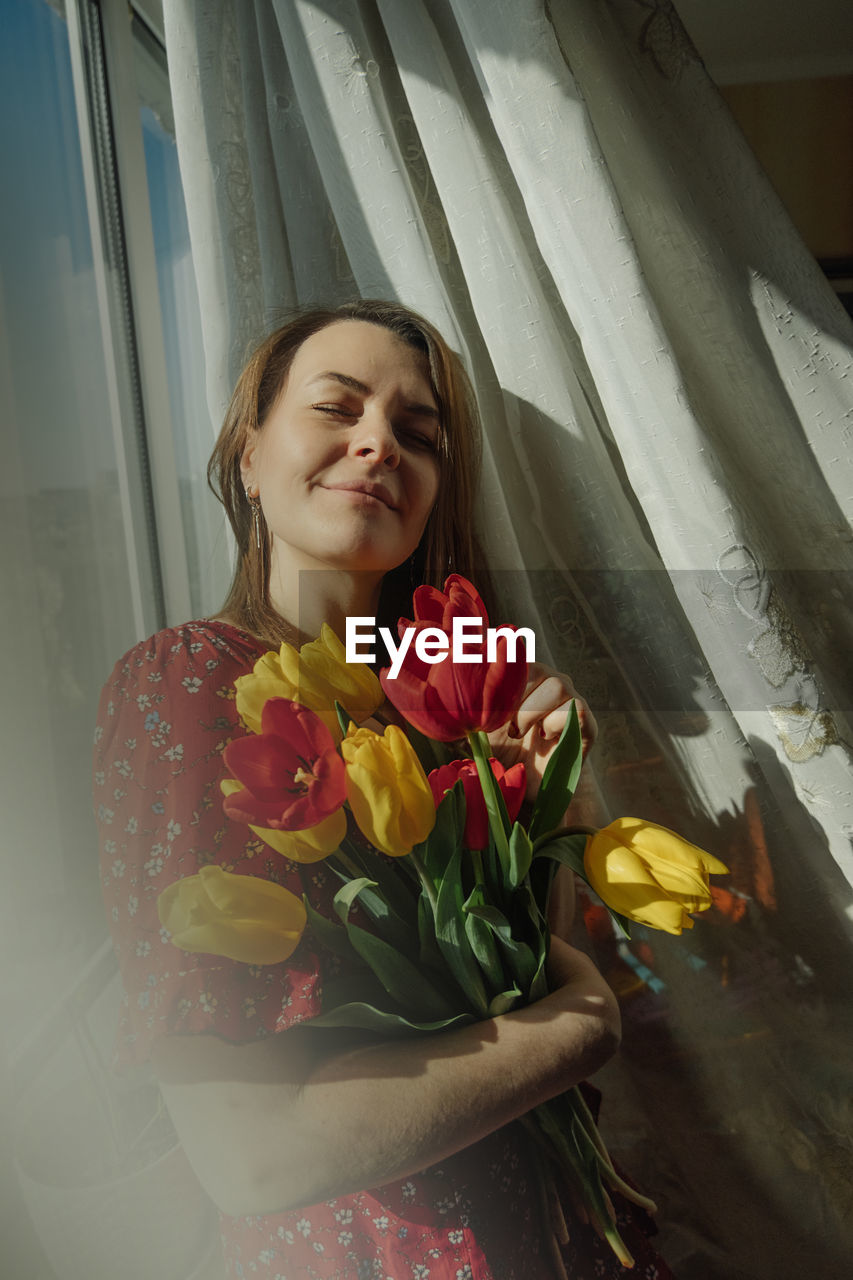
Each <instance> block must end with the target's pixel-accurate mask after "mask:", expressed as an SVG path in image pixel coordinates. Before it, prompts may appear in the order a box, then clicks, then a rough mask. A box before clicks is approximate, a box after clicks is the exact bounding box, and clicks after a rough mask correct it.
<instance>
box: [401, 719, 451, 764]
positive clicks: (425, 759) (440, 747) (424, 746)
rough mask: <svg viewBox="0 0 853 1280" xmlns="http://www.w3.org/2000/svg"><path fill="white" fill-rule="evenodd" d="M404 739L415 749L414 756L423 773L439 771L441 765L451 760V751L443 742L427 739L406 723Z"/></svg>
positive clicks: (418, 730)
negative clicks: (418, 761) (419, 763)
mask: <svg viewBox="0 0 853 1280" xmlns="http://www.w3.org/2000/svg"><path fill="white" fill-rule="evenodd" d="M406 737H407V738H408V739H409V742H410V743H411V744H412V746H413V747H414V749H415V755H416V756H417V757H418V759H419V760H420V762H421V764H422V766H423V770H424V773H427V774H428V773H431V772H432V770H433V769H440V768H441V766H442V765H445V764H449V763H450V761H451V760H452V759H453V751H452V750H451V748H450V746H449V745H448V744H447V743H444V742H436V741H435V739H434V738H428V737H427V736H426V735H425V734H423V733H421V731H420V729H416V728H415V726H414V725H413V724H409V723H408V721H407V722H406Z"/></svg>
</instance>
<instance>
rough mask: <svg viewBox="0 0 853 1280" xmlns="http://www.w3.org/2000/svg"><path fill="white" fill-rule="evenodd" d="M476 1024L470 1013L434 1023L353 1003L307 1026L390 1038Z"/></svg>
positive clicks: (312, 1021)
mask: <svg viewBox="0 0 853 1280" xmlns="http://www.w3.org/2000/svg"><path fill="white" fill-rule="evenodd" d="M473 1021H474V1018H473V1017H472V1015H471V1014H470V1013H458V1014H455V1015H454V1016H453V1017H450V1018H437V1019H434V1020H432V1021H418V1020H417V1019H415V1018H407V1017H404V1016H403V1014H401V1013H391V1012H389V1011H387V1010H385V1009H377V1008H374V1006H373V1005H370V1004H366V1003H364V1002H358V1001H354V1002H353V1003H351V1004H343V1005H339V1006H338V1008H337V1009H330V1010H329V1012H328V1013H321V1014H320V1015H319V1017H316V1018H312V1019H311V1021H310V1023H307V1024H306V1025H308V1026H311V1027H358V1028H360V1029H361V1030H364V1031H378V1032H379V1034H380V1035H382V1036H385V1037H388V1038H390V1037H392V1036H411V1035H419V1034H420V1035H423V1034H427V1033H429V1032H433V1031H444V1030H445V1029H446V1028H447V1027H464V1026H465V1025H466V1024H468V1023H470V1022H473Z"/></svg>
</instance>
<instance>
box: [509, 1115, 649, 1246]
mask: <svg viewBox="0 0 853 1280" xmlns="http://www.w3.org/2000/svg"><path fill="white" fill-rule="evenodd" d="M564 1096H565V1098H566V1101H567V1102H568V1104H569V1107H570V1109H571V1111H572V1121H573V1122H574V1123H573V1124H572V1133H573V1139H574V1144H578V1143H582V1144H583V1145H585V1146H586V1148H587V1152H588V1154H585V1153H584V1152H583V1151H582V1150H581V1149H580V1146H579V1145H578V1146H577V1150H575V1147H574V1146H573V1144H572V1143H570V1142H569V1140H568V1138H567V1137H566V1134H565V1133H564V1132H563V1126H562V1125H561V1124H560V1123H559V1122H558V1121H557V1118H556V1116H555V1114H554V1111H553V1108H552V1107H551V1106H549V1104H548V1103H543V1104H542V1105H541V1106H539V1107H536V1108H535V1110H534V1111H533V1113H532V1114H533V1116H534V1117H535V1118H536V1121H537V1122H538V1123H539V1124H540V1125H541V1127H542V1131H543V1133H544V1134H545V1135H546V1136H547V1138H548V1140H549V1141H550V1142H551V1144H552V1146H553V1148H554V1152H555V1155H556V1156H557V1158H558V1159H559V1161H560V1163H561V1164H562V1166H563V1168H568V1169H571V1170H572V1172H573V1173H574V1176H575V1178H576V1179H577V1182H578V1183H579V1185H580V1188H581V1189H582V1191H583V1195H584V1200H585V1202H586V1208H587V1212H588V1213H589V1216H590V1220H591V1221H592V1222H593V1223H594V1224H595V1225H596V1226H597V1227H598V1229H599V1230H600V1231H601V1234H602V1235H603V1236H604V1238H605V1239H606V1241H607V1243H608V1244H609V1245H610V1248H611V1249H612V1250H613V1252H614V1253H615V1255H616V1257H617V1258H618V1259H619V1261H620V1262H621V1263H622V1266H623V1267H632V1266H633V1265H634V1259H633V1258H632V1257H631V1254H630V1253H629V1251H628V1249H627V1247H626V1245H625V1241H624V1240H623V1239H622V1237H621V1236H620V1234H619V1230H618V1228H617V1226H616V1222H615V1220H614V1218H613V1215H612V1214H611V1212H610V1210H609V1208H608V1206H607V1201H606V1199H605V1196H604V1187H603V1185H602V1181H601V1171H600V1166H599V1162H598V1154H599V1153H598V1151H597V1149H596V1146H595V1143H594V1142H593V1140H592V1138H591V1137H590V1134H589V1132H588V1131H587V1128H586V1125H585V1123H584V1119H583V1116H582V1114H581V1113H579V1112H578V1110H577V1108H575V1107H574V1106H573V1105H572V1103H573V1102H574V1098H573V1095H572V1094H571V1093H570V1094H567V1095H564ZM589 1155H592V1156H593V1157H594V1158H593V1161H592V1167H591V1168H590V1163H589V1158H588V1157H589ZM609 1172H610V1171H609V1170H608V1174H609Z"/></svg>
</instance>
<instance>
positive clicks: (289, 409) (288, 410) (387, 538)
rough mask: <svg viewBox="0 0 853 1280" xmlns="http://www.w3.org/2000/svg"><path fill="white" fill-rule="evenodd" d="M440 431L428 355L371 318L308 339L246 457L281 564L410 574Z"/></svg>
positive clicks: (430, 496) (428, 506) (428, 503)
mask: <svg viewBox="0 0 853 1280" xmlns="http://www.w3.org/2000/svg"><path fill="white" fill-rule="evenodd" d="M438 433H439V421H438V409H437V405H436V400H435V396H434V395H433V392H432V388H431V386H430V380H429V374H428V366H427V362H426V358H425V357H424V356H422V355H421V353H420V352H418V351H416V350H415V349H414V348H412V347H410V346H409V345H408V344H407V343H405V342H402V341H401V340H400V339H399V338H398V337H396V335H395V334H393V333H391V332H390V331H389V330H387V329H383V328H380V327H379V326H378V325H374V324H369V323H367V322H365V321H363V320H340V321H336V322H335V323H334V324H331V325H328V326H327V327H326V328H325V329H321V330H320V332H319V333H315V334H313V335H312V336H311V337H310V338H307V339H306V341H305V342H304V343H303V344H302V346H301V347H300V348H299V350H298V351H297V353H296V355H295V357H294V359H293V363H292V364H291V366H290V371H289V373H288V375H287V378H286V381H285V384H284V387H283V388H282V390H281V392H280V394H279V397H278V400H277V401H276V403H275V404H274V406H273V408H272V410H271V411H270V413H269V414H268V416H267V419H266V421H265V422H264V424H263V426H262V428H261V429H260V431H259V432H258V433H257V434H256V436H255V437H254V439H253V440H252V442H251V443H250V444H249V445H248V446H247V447H246V449H245V451H244V453H243V458H242V474H243V482H244V484H245V485H247V486H249V487H251V489H252V490H253V491H255V490H257V491H258V495H259V497H260V501H261V507H262V509H263V512H264V517H265V519H266V522H267V525H268V527H269V529H270V532H271V534H272V539H273V563H274V565H275V564H278V565H279V566H282V561H283V560H284V561H285V562H286V563H287V566H288V567H289V568H291V569H295V570H300V569H317V568H324V569H329V568H334V569H348V570H364V571H368V572H375V573H378V574H380V575H381V574H383V573H386V572H387V571H388V570H389V569H392V568H394V567H395V566H396V565H398V564H402V562H403V561H404V560H405V559H406V558H407V557H408V556H409V555H411V553H412V552H413V551H414V549H415V548H416V547H417V545H418V543H419V541H420V538H421V535H422V533H423V531H424V527H425V525H426V522H427V518H428V516H429V513H430V511H431V510H432V507H433V504H434V502H435V499H436V496H437V494H438V484H439V461H438V452H437V441H438Z"/></svg>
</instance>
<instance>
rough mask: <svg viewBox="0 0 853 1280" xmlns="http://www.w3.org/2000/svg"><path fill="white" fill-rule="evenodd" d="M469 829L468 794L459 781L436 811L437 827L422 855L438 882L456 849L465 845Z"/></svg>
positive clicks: (428, 869)
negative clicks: (466, 830)
mask: <svg viewBox="0 0 853 1280" xmlns="http://www.w3.org/2000/svg"><path fill="white" fill-rule="evenodd" d="M464 830H465V793H464V791H463V790H462V783H461V782H457V783H456V785H455V786H454V787H453V789H452V790H451V791H448V792H447V793H446V795H445V796H444V799H443V800H442V801H441V804H440V805H439V806H438V809H437V810H436V813H435V826H434V827H433V829H432V831H431V832H430V834H429V836H428V837H427V839H426V840H425V841H424V843H423V845H421V846H420V856H421V860H422V861H423V864H424V867H425V868H426V872H427V874H428V875H429V876H430V877H431V879H432V880H433V881H438V880H440V879H441V877H442V875H443V874H444V871H445V868H446V867H447V864H448V863H449V861H450V859H451V858H452V856H453V853H454V851H455V850H456V849H458V848H459V847H460V845H461V844H462V836H463V832H464Z"/></svg>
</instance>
